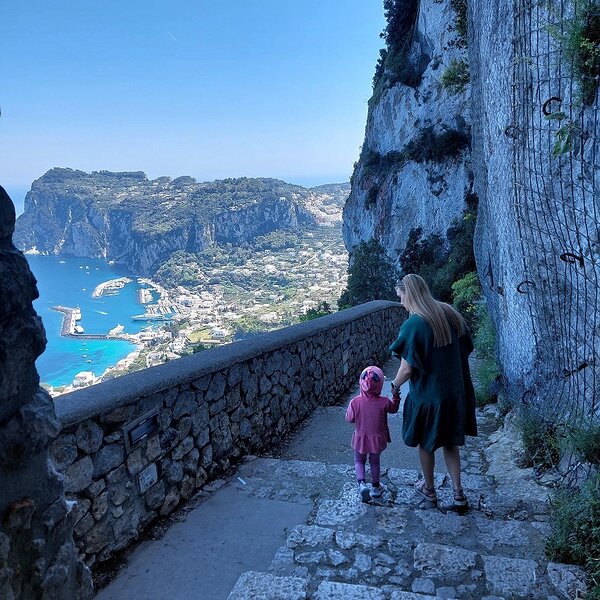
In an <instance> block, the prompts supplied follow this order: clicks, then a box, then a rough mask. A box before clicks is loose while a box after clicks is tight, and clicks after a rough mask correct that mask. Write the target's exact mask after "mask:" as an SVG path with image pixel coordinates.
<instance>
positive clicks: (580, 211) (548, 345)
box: [469, 0, 600, 425]
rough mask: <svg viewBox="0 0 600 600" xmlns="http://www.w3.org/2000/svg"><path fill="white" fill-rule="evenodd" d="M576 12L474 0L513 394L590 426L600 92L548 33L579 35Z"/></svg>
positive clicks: (494, 298)
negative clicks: (565, 138)
mask: <svg viewBox="0 0 600 600" xmlns="http://www.w3.org/2000/svg"><path fill="white" fill-rule="evenodd" d="M572 8H573V5H572V3H561V2H558V1H557V2H548V3H544V5H543V6H542V5H540V6H539V7H538V6H535V7H533V6H528V5H525V4H524V5H523V7H522V8H521V9H519V11H518V12H517V13H515V12H514V10H513V5H512V4H510V3H505V2H502V1H501V0H494V1H492V2H490V1H488V0H469V10H470V13H469V18H470V22H469V25H470V27H469V60H470V64H471V73H472V115H473V149H472V156H473V164H474V172H475V183H476V189H477V193H478V195H479V199H480V204H479V215H478V226H477V232H476V240H475V254H476V258H477V263H478V270H479V273H480V276H481V279H482V284H483V287H484V291H485V294H486V298H487V300H488V304H489V306H490V307H491V313H492V316H493V317H494V320H495V323H496V326H497V329H498V337H499V352H500V359H501V362H502V365H503V369H504V372H505V374H506V376H507V382H508V384H509V387H510V389H511V395H512V397H513V398H514V399H515V400H518V401H523V402H525V403H527V404H529V405H530V406H538V407H541V408H542V410H543V411H544V414H545V415H546V416H547V417H550V418H557V419H561V420H566V419H569V420H571V421H572V423H578V424H583V425H585V423H589V420H590V419H591V418H593V416H594V415H593V413H594V412H595V413H596V417H597V416H598V407H597V401H595V398H597V397H598V393H599V386H598V383H597V382H598V381H599V379H598V375H599V372H598V369H599V367H598V365H599V364H600V361H599V358H600V342H599V339H600V337H599V334H600V320H599V317H598V290H599V284H598V282H599V281H600V253H599V246H598V240H599V229H598V216H597V215H598V214H600V204H599V199H600V177H599V176H600V160H599V159H598V156H599V155H600V154H599V150H600V148H599V145H600V142H599V137H598V135H597V133H596V132H597V131H598V130H599V129H598V125H599V123H598V121H599V118H598V94H597V89H596V87H595V86H596V85H597V84H593V83H592V84H591V87H590V82H591V80H590V79H587V80H586V79H585V78H583V77H582V76H581V75H578V74H577V72H576V70H573V68H572V60H573V57H572V56H570V55H569V52H570V51H569V49H568V48H567V47H566V44H565V43H563V42H561V40H560V38H559V37H556V36H553V35H551V34H547V35H544V36H540V35H539V32H540V31H546V32H548V31H550V32H551V31H552V27H553V26H554V25H555V24H557V23H558V25H559V29H560V26H562V27H567V28H569V27H575V26H576V25H577V18H579V19H582V18H583V16H581V15H580V16H579V17H576V16H575V15H574V13H573V12H572ZM581 22H582V21H581ZM561 131H562V132H563V133H564V132H565V131H571V133H572V136H571V140H570V144H569V146H568V147H566V148H565V147H563V148H561V147H560V144H558V145H557V142H560V140H561Z"/></svg>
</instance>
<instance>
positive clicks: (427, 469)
mask: <svg viewBox="0 0 600 600" xmlns="http://www.w3.org/2000/svg"><path fill="white" fill-rule="evenodd" d="M419 460H420V461H421V470H422V471H423V479H425V487H426V488H427V489H429V490H433V489H434V485H433V468H434V467H435V454H433V452H428V451H427V450H425V448H423V446H419Z"/></svg>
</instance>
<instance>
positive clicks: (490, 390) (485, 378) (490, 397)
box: [473, 300, 502, 406]
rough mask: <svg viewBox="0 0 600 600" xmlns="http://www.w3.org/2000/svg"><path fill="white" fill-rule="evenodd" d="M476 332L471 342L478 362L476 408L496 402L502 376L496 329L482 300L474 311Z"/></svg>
mask: <svg viewBox="0 0 600 600" xmlns="http://www.w3.org/2000/svg"><path fill="white" fill-rule="evenodd" d="M475 313H476V318H475V320H476V330H475V338H474V340H473V342H474V346H475V351H476V353H477V358H478V361H477V363H476V365H477V367H476V372H475V379H476V382H477V384H476V387H475V400H476V402H477V406H486V405H487V404H491V403H493V402H497V400H498V391H499V379H500V376H501V374H502V371H501V369H500V365H499V364H498V355H497V352H498V345H497V342H496V328H495V327H494V323H493V321H492V319H491V317H490V314H489V311H488V310H487V306H486V304H485V301H484V300H480V303H479V304H478V305H477V307H476V310H475Z"/></svg>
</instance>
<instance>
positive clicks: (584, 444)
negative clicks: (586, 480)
mask: <svg viewBox="0 0 600 600" xmlns="http://www.w3.org/2000/svg"><path fill="white" fill-rule="evenodd" d="M569 441H570V444H571V446H572V447H573V450H574V451H575V453H576V454H577V456H578V457H579V458H580V459H581V460H583V461H585V462H589V463H592V464H593V465H600V425H595V424H591V423H589V424H586V425H583V426H580V427H577V428H575V429H574V430H572V431H571V432H570V434H569Z"/></svg>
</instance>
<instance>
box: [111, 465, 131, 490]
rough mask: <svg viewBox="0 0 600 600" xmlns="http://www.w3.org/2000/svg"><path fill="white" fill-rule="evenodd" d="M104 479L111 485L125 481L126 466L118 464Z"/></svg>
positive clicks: (126, 478)
mask: <svg viewBox="0 0 600 600" xmlns="http://www.w3.org/2000/svg"><path fill="white" fill-rule="evenodd" d="M106 480H107V481H108V483H109V484H111V485H117V484H120V483H123V482H124V481H127V480H128V477H127V467H126V466H125V465H119V466H118V467H117V468H116V469H115V470H114V471H111V472H110V473H109V474H108V475H107V476H106Z"/></svg>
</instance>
